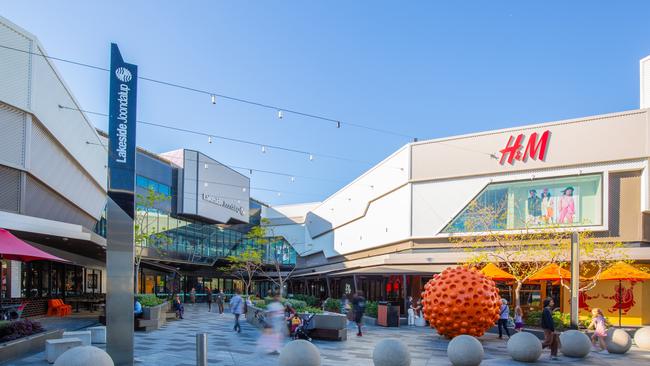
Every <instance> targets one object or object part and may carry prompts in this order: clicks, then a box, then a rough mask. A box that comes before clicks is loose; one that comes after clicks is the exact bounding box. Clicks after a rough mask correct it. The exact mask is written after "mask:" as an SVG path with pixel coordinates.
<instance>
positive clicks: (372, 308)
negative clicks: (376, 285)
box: [366, 301, 377, 318]
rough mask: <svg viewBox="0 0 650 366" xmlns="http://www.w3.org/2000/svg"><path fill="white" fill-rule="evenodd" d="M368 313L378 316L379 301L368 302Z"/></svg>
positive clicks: (371, 315)
mask: <svg viewBox="0 0 650 366" xmlns="http://www.w3.org/2000/svg"><path fill="white" fill-rule="evenodd" d="M366 315H368V316H370V317H373V318H376V317H377V301H368V302H366Z"/></svg>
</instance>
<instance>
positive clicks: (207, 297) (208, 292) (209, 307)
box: [205, 287, 212, 312]
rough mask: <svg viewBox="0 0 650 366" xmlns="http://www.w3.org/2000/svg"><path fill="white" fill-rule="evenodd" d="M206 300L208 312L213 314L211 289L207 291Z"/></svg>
mask: <svg viewBox="0 0 650 366" xmlns="http://www.w3.org/2000/svg"><path fill="white" fill-rule="evenodd" d="M205 300H206V301H207V302H208V312H212V289H211V288H209V287H208V288H207V289H206V290H205Z"/></svg>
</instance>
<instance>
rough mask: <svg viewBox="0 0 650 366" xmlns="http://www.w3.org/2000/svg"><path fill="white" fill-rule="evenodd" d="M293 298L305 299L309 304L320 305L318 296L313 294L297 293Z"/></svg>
mask: <svg viewBox="0 0 650 366" xmlns="http://www.w3.org/2000/svg"><path fill="white" fill-rule="evenodd" d="M293 298H294V299H296V300H300V301H304V302H305V303H307V306H317V305H318V298H317V297H316V296H311V295H304V294H296V295H293Z"/></svg>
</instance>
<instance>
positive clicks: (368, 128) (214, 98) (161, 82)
mask: <svg viewBox="0 0 650 366" xmlns="http://www.w3.org/2000/svg"><path fill="white" fill-rule="evenodd" d="M0 48H4V49H7V50H12V51H16V52H20V53H25V54H30V55H35V56H40V57H43V58H45V59H50V60H56V61H60V62H65V63H69V64H72V65H76V66H81V67H87V68H90V69H94V70H101V71H104V72H109V71H110V70H109V69H108V68H105V67H99V66H95V65H90V64H87V63H83V62H77V61H73V60H69V59H64V58H60V57H54V56H47V55H44V54H42V53H37V52H32V51H27V50H22V49H19V48H15V47H11V46H7V45H2V44H0ZM138 79H140V80H144V81H148V82H152V83H156V84H159V85H164V86H167V87H172V88H177V89H182V90H186V91H191V92H195V93H201V94H208V95H210V100H211V102H212V104H216V98H217V96H219V97H220V98H222V99H227V100H231V101H234V102H239V103H244V104H249V105H254V106H257V107H261V108H268V109H275V110H283V111H284V112H287V113H293V114H295V115H299V116H303V117H307V118H312V119H316V120H321V121H324V122H328V123H334V124H335V125H336V126H337V127H338V126H339V125H340V124H341V122H340V121H338V120H336V119H332V118H329V117H325V116H321V115H316V114H311V113H305V112H301V111H297V110H291V109H287V108H279V107H277V106H272V105H269V104H265V103H261V102H256V101H253V100H247V99H243V98H237V97H232V96H228V95H225V94H219V93H214V92H210V91H207V90H201V89H198V88H194V87H189V86H185V85H181V84H176V83H173V82H169V81H164V80H157V79H152V78H147V77H144V76H138ZM346 125H348V126H353V127H357V128H362V129H366V130H371V131H375V132H379V133H384V134H389V135H394V136H400V137H406V138H409V139H411V140H412V139H415V137H413V136H410V135H406V134H403V133H399V132H395V131H390V130H384V129H380V128H375V127H370V126H366V125H363V124H357V123H351V122H346Z"/></svg>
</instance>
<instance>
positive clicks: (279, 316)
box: [266, 293, 293, 354]
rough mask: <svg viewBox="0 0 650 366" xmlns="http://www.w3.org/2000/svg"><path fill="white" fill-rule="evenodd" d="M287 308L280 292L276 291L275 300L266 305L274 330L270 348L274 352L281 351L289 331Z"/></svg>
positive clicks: (267, 316) (268, 318)
mask: <svg viewBox="0 0 650 366" xmlns="http://www.w3.org/2000/svg"><path fill="white" fill-rule="evenodd" d="M285 309H286V307H285V306H282V304H281V303H280V294H279V293H275V294H274V295H273V301H272V302H271V303H270V304H269V305H268V306H267V307H266V319H267V320H268V322H269V324H270V325H271V330H272V333H271V337H270V338H269V340H270V342H269V345H268V348H269V350H270V353H272V354H279V353H280V348H281V346H282V339H283V338H284V336H285V334H286V331H287V326H286V322H285ZM292 310H293V309H292Z"/></svg>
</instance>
